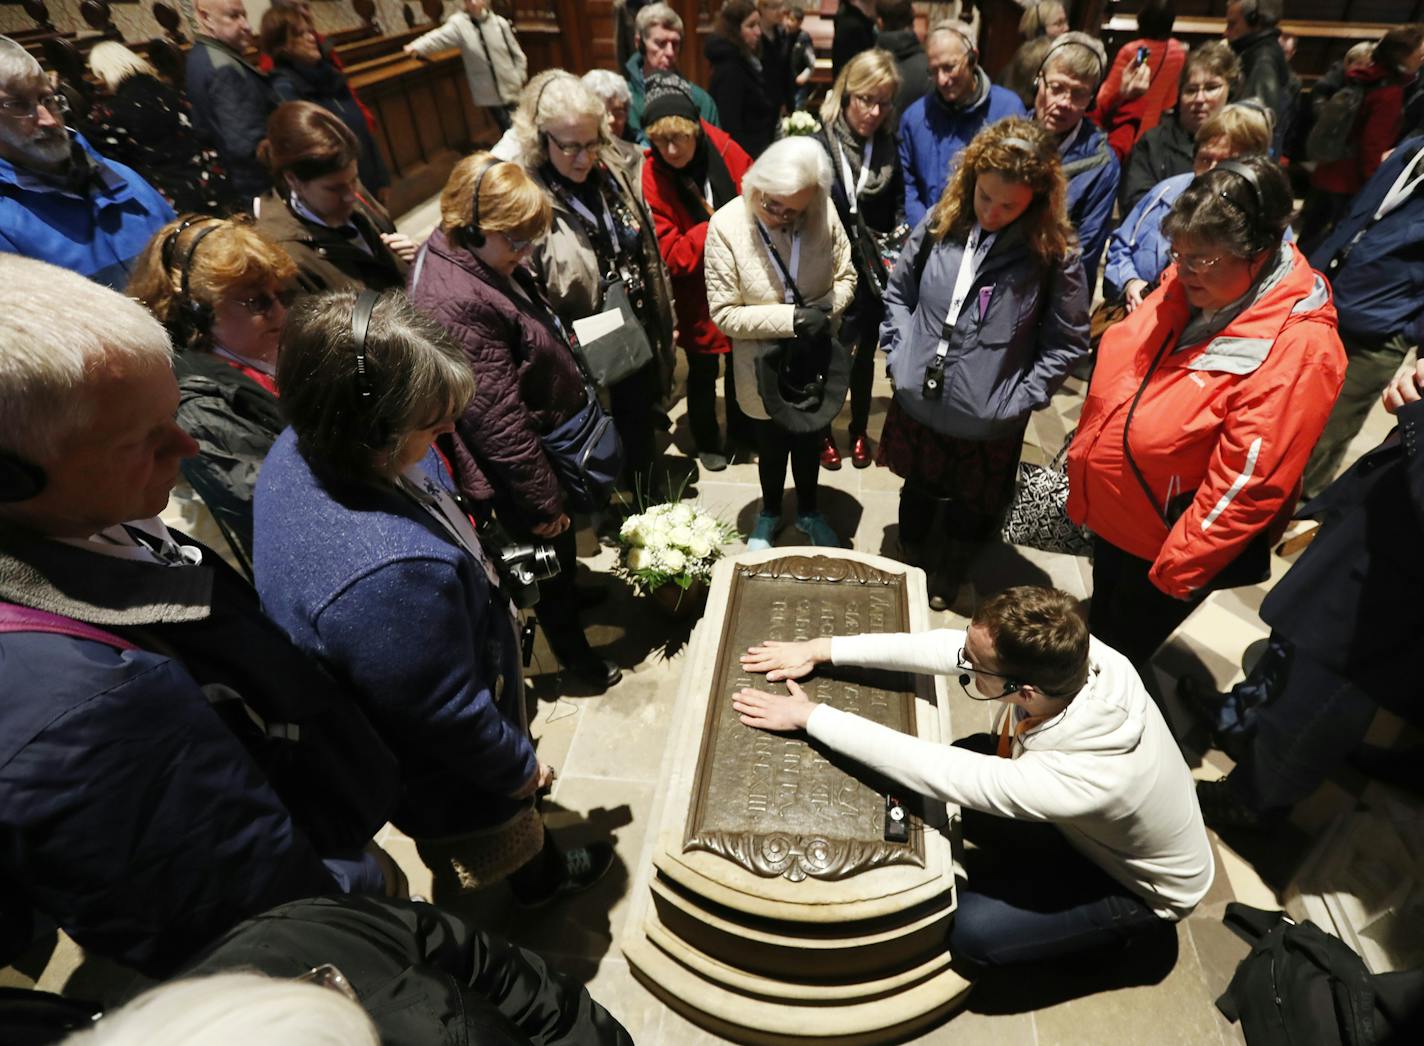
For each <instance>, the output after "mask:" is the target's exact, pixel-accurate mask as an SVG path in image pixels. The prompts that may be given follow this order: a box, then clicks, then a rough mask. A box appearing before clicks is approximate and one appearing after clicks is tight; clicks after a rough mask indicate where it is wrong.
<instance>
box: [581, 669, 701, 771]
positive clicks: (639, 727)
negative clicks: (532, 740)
mask: <svg viewBox="0 0 1424 1046" xmlns="http://www.w3.org/2000/svg"><path fill="white" fill-rule="evenodd" d="M681 666H682V660H681V658H675V659H673V660H672V661H667V662H652V663H649V662H644V663H643V664H641V665H639V666H638V667H637V668H636V669H635V670H633V671H631V672H625V673H624V681H623V682H622V683H620V684H619V685H618V686H616V687H614V688H613V689H612V690H610V691H609V692H608V693H606V694H604V695H603V696H602V697H599V698H597V699H595V700H593V701H590V702H588V703H587V704H584V705H582V706H581V708H580V711H579V719H578V724H577V727H576V730H575V735H574V738H573V743H572V745H571V746H570V748H569V751H568V755H567V756H566V757H565V759H564V762H563V765H562V766H561V767H560V773H562V774H563V775H565V776H566V777H616V778H621V779H623V780H630V781H648V782H651V781H655V780H657V776H658V767H659V766H660V765H661V764H662V755H663V751H664V749H665V748H666V741H667V732H668V728H669V726H670V716H669V715H668V706H669V704H670V703H671V701H672V697H673V695H674V694H675V693H676V691H677V685H678V678H679V674H680V672H681Z"/></svg>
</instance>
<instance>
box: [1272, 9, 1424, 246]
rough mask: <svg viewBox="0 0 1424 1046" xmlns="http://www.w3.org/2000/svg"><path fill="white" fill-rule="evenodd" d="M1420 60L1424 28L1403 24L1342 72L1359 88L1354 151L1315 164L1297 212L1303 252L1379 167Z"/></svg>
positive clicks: (1394, 139) (1423, 59)
mask: <svg viewBox="0 0 1424 1046" xmlns="http://www.w3.org/2000/svg"><path fill="white" fill-rule="evenodd" d="M1421 64H1424V26H1420V25H1401V26H1399V27H1397V28H1395V29H1391V30H1390V31H1389V32H1387V33H1385V34H1384V36H1383V38H1381V40H1380V42H1379V43H1377V44H1375V49H1374V53H1373V55H1371V57H1370V64H1369V65H1366V66H1364V67H1363V68H1361V69H1350V70H1348V71H1347V72H1346V73H1345V86H1346V87H1359V88H1363V89H1364V92H1365V97H1364V101H1363V102H1362V103H1361V104H1360V111H1359V114H1358V115H1357V116H1356V117H1355V126H1354V130H1353V131H1352V132H1351V138H1352V139H1353V141H1352V146H1353V149H1352V151H1351V154H1350V155H1349V156H1347V157H1345V158H1344V159H1342V160H1334V161H1332V162H1330V163H1319V164H1316V165H1315V170H1314V171H1313V172H1312V173H1311V175H1310V192H1309V193H1307V194H1306V198H1305V205H1304V206H1303V207H1302V208H1301V212H1300V244H1301V250H1303V251H1305V252H1306V253H1307V254H1310V253H1313V252H1314V250H1315V248H1316V247H1318V246H1320V245H1321V244H1322V243H1324V242H1325V239H1326V237H1328V236H1329V235H1330V230H1331V229H1333V228H1334V227H1335V223H1336V222H1337V221H1339V219H1340V218H1341V217H1342V216H1343V215H1344V213H1345V209H1346V208H1347V207H1348V206H1349V205H1350V200H1351V199H1352V198H1353V197H1354V196H1355V194H1356V193H1358V192H1359V191H1360V190H1361V189H1363V188H1364V187H1365V182H1367V181H1369V180H1370V178H1371V177H1373V176H1374V173H1375V171H1377V170H1379V165H1380V164H1381V163H1383V162H1384V157H1385V154H1386V153H1388V152H1389V151H1390V150H1391V149H1393V148H1394V147H1395V145H1396V144H1398V142H1399V135H1400V132H1401V131H1402V130H1403V128H1404V92H1405V88H1407V87H1408V86H1409V85H1410V84H1411V83H1413V81H1414V78H1415V77H1416V76H1418V75H1419V66H1420V65H1421Z"/></svg>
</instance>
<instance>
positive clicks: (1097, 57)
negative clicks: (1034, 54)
mask: <svg viewBox="0 0 1424 1046" xmlns="http://www.w3.org/2000/svg"><path fill="white" fill-rule="evenodd" d="M1065 47H1081V48H1082V49H1083V50H1085V51H1087V52H1088V53H1089V54H1090V55H1092V56H1093V61H1095V62H1096V63H1097V65H1098V76H1097V82H1096V83H1095V84H1094V85H1093V95H1094V97H1096V96H1097V93H1098V88H1099V87H1102V85H1103V77H1104V76H1105V75H1106V74H1107V67H1106V65H1105V64H1104V63H1103V56H1102V55H1101V54H1099V53H1098V49H1097V48H1096V47H1094V46H1092V45H1091V44H1086V43H1084V42H1083V41H1082V40H1065V39H1063V38H1062V37H1059V38H1058V39H1057V40H1055V41H1054V42H1053V46H1052V47H1050V48H1049V49H1048V50H1047V51H1045V52H1044V53H1043V61H1041V62H1039V63H1038V72H1036V73H1034V74H1033V82H1034V84H1035V85H1037V84H1038V83H1039V82H1040V81H1041V80H1042V79H1043V70H1044V69H1046V68H1048V62H1049V60H1050V59H1051V58H1052V57H1053V56H1054V55H1055V54H1057V53H1058V52H1059V51H1061V50H1063V49H1064V48H1065Z"/></svg>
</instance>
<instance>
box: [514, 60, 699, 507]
mask: <svg viewBox="0 0 1424 1046" xmlns="http://www.w3.org/2000/svg"><path fill="white" fill-rule="evenodd" d="M513 131H514V137H515V140H516V142H517V144H518V147H519V162H520V163H521V164H522V165H523V166H524V169H525V170H526V171H528V172H529V173H530V174H531V175H532V176H533V177H534V179H535V181H537V182H538V183H539V186H540V188H541V189H543V190H544V192H545V193H547V194H548V197H549V203H550V204H551V205H552V206H553V209H554V218H553V223H552V225H550V227H549V231H548V233H546V234H545V235H544V237H543V238H542V239H540V240H539V241H538V243H536V244H535V247H534V254H533V256H532V258H531V261H532V263H533V266H534V272H535V274H536V275H537V276H538V277H539V280H540V282H542V283H543V285H544V290H545V292H546V293H547V294H548V297H549V304H550V305H551V306H553V309H554V312H555V313H556V314H557V315H558V317H559V321H560V322H561V323H562V324H563V325H564V328H565V329H566V330H568V331H570V332H573V333H574V334H575V335H576V336H577V334H578V329H577V327H576V324H577V323H578V321H579V320H584V319H587V318H589V317H594V316H598V315H599V314H601V313H604V312H607V311H611V310H612V309H613V308H622V309H624V313H625V321H624V323H623V325H622V327H621V328H620V330H619V331H618V332H615V333H614V334H612V335H605V337H622V336H623V334H624V333H625V332H628V331H630V330H632V329H633V328H634V327H636V328H638V329H640V330H641V331H642V332H644V333H645V334H646V336H647V339H648V341H649V342H650V343H651V348H652V358H651V359H649V360H648V361H647V362H646V363H645V364H643V365H642V366H640V367H638V368H637V369H636V370H633V371H632V372H631V373H628V374H625V375H623V376H621V377H619V378H618V379H617V380H613V381H611V382H610V383H609V384H608V386H607V387H608V393H609V407H610V413H611V414H612V415H613V423H614V425H615V426H616V427H617V429H618V437H619V439H620V440H622V442H623V451H624V463H625V478H626V479H627V481H628V484H629V486H630V487H632V489H634V490H637V491H640V492H644V493H646V492H648V491H654V492H656V491H657V490H658V489H659V488H662V487H665V486H666V483H665V480H662V479H661V478H660V477H655V476H654V475H653V462H654V459H655V458H656V455H657V448H656V445H655V443H654V439H653V416H654V411H655V409H656V407H657V406H658V402H659V400H660V399H661V398H662V395H663V394H664V392H665V391H666V389H667V387H668V381H669V379H670V378H671V377H672V364H673V338H672V332H673V318H672V291H671V289H670V284H669V282H668V274H667V267H666V266H665V265H664V264H663V259H662V255H661V254H660V253H659V251H658V239H657V234H656V231H655V229H654V227H653V219H652V216H651V215H650V214H649V213H648V209H647V205H646V204H645V203H644V202H643V197H642V192H641V191H640V189H639V188H636V187H635V183H634V182H633V181H632V180H631V178H630V177H629V175H628V172H627V171H626V170H624V169H623V167H622V166H621V165H619V164H618V163H617V162H616V161H615V162H612V163H610V162H608V161H607V156H608V155H609V153H610V151H611V148H612V141H613V135H612V130H611V121H610V119H609V116H608V111H607V109H606V108H605V106H604V104H603V102H602V101H600V100H599V97H598V95H596V94H595V93H594V92H593V91H591V90H589V88H588V86H587V85H586V84H584V83H583V82H582V81H581V80H580V79H579V78H578V77H577V76H574V75H573V74H572V73H570V72H566V71H565V70H563V69H550V70H548V71H546V72H543V73H540V74H539V75H538V76H536V77H535V78H534V79H533V80H531V81H529V85H528V86H527V87H526V88H525V89H524V93H523V95H522V96H521V97H520V101H519V109H518V110H517V111H516V112H515V114H514V128H513ZM496 152H497V153H498V150H496ZM629 311H631V313H632V320H633V321H634V322H632V323H630V322H628V319H627V314H628V312H629ZM582 348H583V349H584V350H585V351H586V355H587V350H588V349H589V347H588V346H582ZM644 351H646V350H644ZM634 358H636V354H635V356H634ZM590 369H591V370H592V371H593V372H594V373H595V374H598V370H599V368H598V367H597V366H591V367H590Z"/></svg>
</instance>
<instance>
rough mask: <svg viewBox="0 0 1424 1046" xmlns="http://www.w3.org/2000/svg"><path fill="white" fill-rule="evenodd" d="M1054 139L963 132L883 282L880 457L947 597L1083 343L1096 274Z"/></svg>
mask: <svg viewBox="0 0 1424 1046" xmlns="http://www.w3.org/2000/svg"><path fill="white" fill-rule="evenodd" d="M1066 192H1067V190H1066V186H1065V182H1064V178H1063V172H1062V166H1061V163H1060V161H1059V158H1058V150H1057V148H1056V146H1055V145H1054V142H1053V140H1052V138H1051V137H1050V136H1049V135H1048V134H1047V132H1045V131H1044V130H1043V129H1042V128H1040V127H1038V126H1037V125H1035V124H1034V123H1033V122H1032V121H1029V120H1024V119H1018V118H1011V119H1005V120H1000V121H999V122H998V123H995V124H993V125H991V126H989V127H987V128H985V129H984V130H983V131H981V132H980V133H979V134H978V135H977V136H975V138H974V140H973V141H972V142H970V143H969V145H968V147H966V148H965V150H964V152H963V153H962V154H961V155H960V160H959V165H958V167H957V169H956V171H955V174H954V177H953V178H952V179H951V180H950V183H949V185H948V186H946V187H945V190H944V194H943V195H942V196H941V197H940V200H939V202H938V203H937V204H936V205H935V207H934V210H932V211H930V213H929V214H928V215H926V216H925V220H924V221H922V222H921V223H920V225H919V227H918V228H916V229H915V231H914V232H913V233H912V234H911V235H910V239H909V241H908V242H907V243H906V244H905V249H904V252H903V253H902V254H901V256H900V261H899V263H898V264H897V265H896V266H895V271H894V273H892V274H891V277H890V285H889V287H887V288H886V291H885V313H886V314H885V321H884V323H883V324H882V325H881V328H880V344H881V347H882V348H884V349H885V351H886V353H887V355H888V356H889V370H890V377H891V379H892V381H893V382H894V385H895V399H894V402H893V403H892V404H891V407H890V412H889V414H888V416H887V417H886V419H885V431H884V434H883V435H882V437H881V443H880V448H879V453H878V455H877V459H876V460H877V461H879V463H880V464H882V465H885V466H887V467H888V468H889V469H890V470H891V471H892V472H894V473H895V474H896V475H897V476H900V477H902V478H903V479H904V480H905V486H904V489H903V490H902V491H901V493H900V542H901V546H902V548H903V549H904V551H905V553H906V555H907V557H908V558H909V559H910V560H911V561H912V562H915V563H917V564H918V565H920V566H923V567H924V568H925V569H926V570H927V571H929V574H930V580H929V590H930V606H931V607H933V608H934V609H936V610H943V609H946V608H947V607H948V606H949V605H950V604H951V603H952V602H953V601H954V597H955V594H956V592H957V591H958V587H959V584H960V582H961V581H962V580H963V579H964V575H965V573H966V572H967V570H968V567H969V564H970V562H971V561H972V559H973V557H974V554H975V553H976V552H977V551H978V549H979V546H980V545H981V544H982V543H983V542H985V541H986V540H988V538H989V537H990V536H991V535H992V534H994V533H995V532H996V531H997V529H998V526H999V521H1000V517H1001V516H1002V514H1003V512H1004V510H1005V508H1007V506H1008V503H1009V501H1010V499H1011V497H1012V495H1013V490H1014V478H1015V476H1016V474H1017V470H1018V462H1019V453H1020V450H1021V449H1022V445H1023V435H1024V430H1025V428H1026V427H1027V425H1028V416H1029V415H1030V414H1031V413H1032V412H1033V411H1035V410H1038V409H1039V408H1040V407H1043V406H1044V405H1046V404H1047V403H1048V400H1049V397H1051V396H1052V395H1053V393H1054V391H1055V390H1057V388H1058V386H1059V385H1061V384H1062V383H1063V379H1064V378H1065V377H1066V376H1067V374H1068V370H1069V368H1070V367H1072V366H1073V363H1074V362H1075V361H1076V360H1077V359H1078V358H1079V357H1081V356H1083V355H1085V354H1086V353H1087V351H1088V287H1087V285H1086V282H1085V280H1084V278H1083V266H1082V262H1081V259H1080V253H1079V251H1078V248H1077V242H1076V238H1075V235H1074V233H1073V227H1072V225H1070V224H1069V222H1068V217H1067V211H1066V207H1065V203H1064V199H1065V196H1066Z"/></svg>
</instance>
